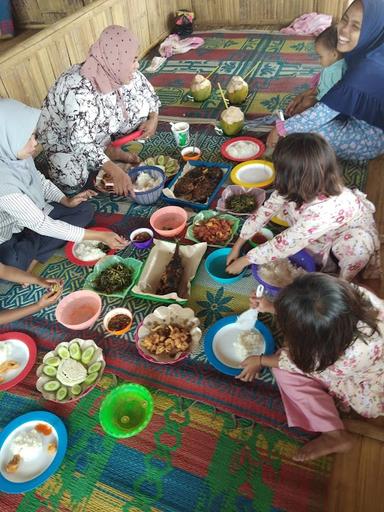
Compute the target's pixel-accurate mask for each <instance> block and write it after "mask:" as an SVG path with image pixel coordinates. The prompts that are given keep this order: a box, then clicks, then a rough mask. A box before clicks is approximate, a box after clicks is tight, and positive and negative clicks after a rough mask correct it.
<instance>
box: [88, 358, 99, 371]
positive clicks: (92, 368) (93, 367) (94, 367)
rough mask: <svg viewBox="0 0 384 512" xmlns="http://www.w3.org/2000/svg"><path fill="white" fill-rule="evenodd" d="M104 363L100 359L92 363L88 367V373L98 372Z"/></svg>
mask: <svg viewBox="0 0 384 512" xmlns="http://www.w3.org/2000/svg"><path fill="white" fill-rule="evenodd" d="M101 366H102V364H101V362H100V361H97V362H96V363H93V364H91V366H90V367H89V368H88V373H94V372H96V373H98V372H99V371H100V368H101Z"/></svg>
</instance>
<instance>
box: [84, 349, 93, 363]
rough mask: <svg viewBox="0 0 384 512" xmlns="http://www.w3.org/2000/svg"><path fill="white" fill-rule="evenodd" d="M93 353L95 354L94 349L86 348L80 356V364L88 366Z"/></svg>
mask: <svg viewBox="0 0 384 512" xmlns="http://www.w3.org/2000/svg"><path fill="white" fill-rule="evenodd" d="M94 353H95V347H88V348H86V349H85V350H84V352H83V353H82V355H81V362H82V363H83V364H88V363H89V361H90V360H91V359H92V357H93V355H94Z"/></svg>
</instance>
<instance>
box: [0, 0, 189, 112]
mask: <svg viewBox="0 0 384 512" xmlns="http://www.w3.org/2000/svg"><path fill="white" fill-rule="evenodd" d="M184 7H186V8H190V7H191V5H190V0H96V1H95V2H93V3H92V4H90V5H88V6H86V7H84V8H82V9H81V10H80V11H77V12H76V13H74V14H72V15H70V16H67V17H66V18H64V19H62V20H60V21H58V22H56V23H54V24H53V25H50V26H49V27H47V28H45V29H43V30H41V31H40V32H38V33H36V34H34V35H33V36H31V37H29V38H28V39H26V40H24V41H23V42H21V43H19V44H17V45H16V46H15V47H13V48H11V49H8V50H7V51H5V52H4V53H3V54H2V55H0V96H3V97H11V98H15V99H18V100H20V101H23V102H25V103H27V104H28V105H32V106H36V107H40V106H41V103H42V101H43V99H44V98H45V96H46V94H47V90H48V89H49V87H50V86H51V85H52V84H53V82H54V81H55V79H56V78H57V77H58V76H59V75H60V74H61V73H62V72H63V71H64V70H65V69H67V68H69V67H70V66H71V65H73V64H76V63H78V62H81V61H83V60H84V58H85V56H86V55H87V52H88V49H89V46H90V45H91V44H92V43H93V42H94V41H95V40H96V39H97V37H98V36H99V34H100V33H101V31H102V30H103V29H104V28H105V27H107V26H108V25H111V24H118V25H124V26H126V27H129V28H130V29H131V30H132V31H133V32H135V34H136V35H137V36H138V38H139V40H140V55H143V54H145V53H146V52H147V51H148V50H149V49H150V48H151V47H152V46H154V45H156V44H157V43H158V42H159V41H161V40H162V39H164V38H165V37H166V36H167V35H168V34H169V32H170V28H171V25H169V19H170V17H171V18H172V17H173V14H174V12H175V10H177V9H180V8H184Z"/></svg>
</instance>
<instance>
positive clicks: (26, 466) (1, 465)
mask: <svg viewBox="0 0 384 512" xmlns="http://www.w3.org/2000/svg"><path fill="white" fill-rule="evenodd" d="M39 423H43V424H45V425H49V426H50V427H51V428H52V432H51V434H50V435H49V436H44V435H42V434H40V436H41V439H42V447H41V448H40V449H39V450H38V451H37V453H36V456H35V457H34V458H33V459H32V460H28V461H25V460H23V459H22V460H21V462H20V465H19V468H18V470H17V471H16V472H15V473H7V472H6V471H5V467H6V465H7V464H8V462H9V461H10V460H11V459H12V457H13V456H14V453H13V452H12V451H11V444H12V442H13V441H14V439H15V438H16V437H17V436H18V435H19V434H22V433H24V432H28V431H30V430H33V429H34V428H35V426H36V425H38V424H39ZM53 442H55V443H56V446H58V444H59V440H58V435H57V432H56V429H55V428H54V427H53V426H52V425H50V424H49V423H47V422H45V421H27V422H26V423H23V424H22V425H20V426H19V427H17V428H16V429H15V430H13V431H12V432H11V433H10V434H9V436H8V437H7V438H6V439H5V441H4V443H3V445H2V446H1V449H0V473H1V475H2V476H3V478H5V479H6V480H8V481H9V482H13V483H24V482H28V481H30V480H32V479H33V478H36V477H38V476H39V475H41V474H42V473H43V472H44V471H46V469H48V468H49V466H50V465H51V464H52V462H53V460H54V459H55V457H56V453H57V452H56V453H55V454H53V455H50V454H49V453H48V445H49V443H53Z"/></svg>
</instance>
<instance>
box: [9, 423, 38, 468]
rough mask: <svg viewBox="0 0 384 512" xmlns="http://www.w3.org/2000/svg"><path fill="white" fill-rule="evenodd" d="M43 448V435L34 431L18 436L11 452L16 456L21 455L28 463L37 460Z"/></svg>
mask: <svg viewBox="0 0 384 512" xmlns="http://www.w3.org/2000/svg"><path fill="white" fill-rule="evenodd" d="M42 447H43V442H42V437H41V434H39V433H38V432H37V431H36V430H35V429H33V430H29V431H27V432H23V433H22V434H19V435H18V436H16V438H15V439H14V440H13V441H12V444H11V451H12V453H13V454H14V455H16V454H19V455H20V457H21V458H22V459H24V460H26V461H28V460H32V459H34V458H36V457H37V456H38V455H39V452H40V450H41V449H42Z"/></svg>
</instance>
